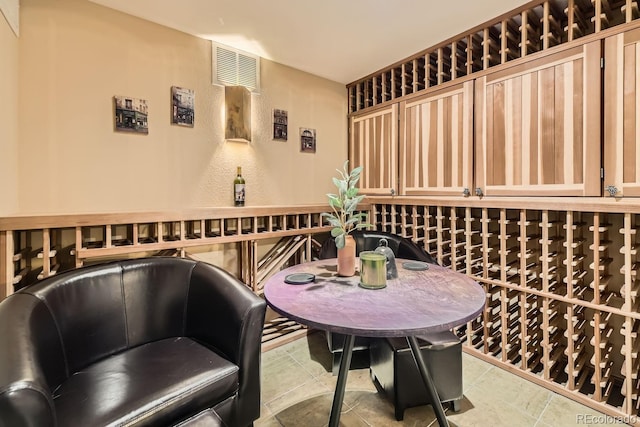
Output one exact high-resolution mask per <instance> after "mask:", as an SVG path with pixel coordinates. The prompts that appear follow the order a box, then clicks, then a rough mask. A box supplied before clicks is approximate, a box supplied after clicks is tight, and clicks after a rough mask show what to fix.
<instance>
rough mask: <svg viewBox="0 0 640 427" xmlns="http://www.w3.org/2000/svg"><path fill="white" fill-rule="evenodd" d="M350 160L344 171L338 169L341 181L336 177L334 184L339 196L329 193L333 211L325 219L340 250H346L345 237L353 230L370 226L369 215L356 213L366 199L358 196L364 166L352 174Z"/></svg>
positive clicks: (343, 168)
mask: <svg viewBox="0 0 640 427" xmlns="http://www.w3.org/2000/svg"><path fill="white" fill-rule="evenodd" d="M348 166H349V160H347V161H345V162H344V165H343V166H342V170H340V169H336V170H337V171H338V173H339V174H340V179H339V178H336V177H334V178H333V183H334V184H335V186H336V188H337V189H338V193H337V194H332V193H328V194H327V197H328V198H329V206H331V209H332V210H333V213H331V212H325V213H323V214H322V216H323V217H325V218H327V221H328V222H329V225H330V226H331V227H333V228H332V229H331V236H332V237H333V238H334V239H335V241H336V247H337V248H338V249H342V248H344V242H345V237H346V236H347V235H348V234H349V233H351V232H352V231H353V230H358V229H361V228H366V227H368V226H370V224H368V223H366V222H365V221H366V220H367V213H366V212H356V208H357V207H358V203H360V202H361V201H362V199H364V197H365V196H364V195H358V187H356V185H357V184H358V181H359V180H360V174H361V173H362V166H358V167H357V168H354V169H353V170H352V171H351V172H349V169H348Z"/></svg>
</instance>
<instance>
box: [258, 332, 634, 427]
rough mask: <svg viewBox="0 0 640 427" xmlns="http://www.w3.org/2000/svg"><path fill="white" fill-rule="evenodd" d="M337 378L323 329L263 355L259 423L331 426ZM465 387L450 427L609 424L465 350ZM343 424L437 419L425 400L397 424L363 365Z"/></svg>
mask: <svg viewBox="0 0 640 427" xmlns="http://www.w3.org/2000/svg"><path fill="white" fill-rule="evenodd" d="M336 379H337V377H335V376H333V375H331V354H330V353H329V350H328V349H327V344H326V341H325V337H324V333H318V332H316V333H311V334H309V335H308V336H306V337H303V338H300V339H298V340H296V341H293V342H291V343H288V344H285V345H283V346H281V347H278V348H275V349H273V350H270V351H267V352H265V353H263V354H262V411H261V416H260V419H258V420H257V421H256V422H255V424H254V425H255V427H324V426H326V425H327V424H328V419H329V411H330V408H331V401H332V398H333V391H334V389H335V384H336ZM463 384H464V399H463V401H462V404H461V410H460V412H457V413H453V412H452V411H451V410H448V409H447V405H445V409H446V411H447V418H448V420H449V423H450V425H451V426H452V427H471V426H482V427H484V426H487V427H501V426H504V427H520V426H522V427H526V426H532V427H565V426H567V427H569V426H584V425H590V426H595V425H607V424H602V423H597V421H599V419H600V421H606V420H604V416H603V415H602V414H600V413H599V412H597V411H594V410H593V409H591V408H588V407H586V406H583V405H581V404H579V403H576V402H574V401H572V400H569V399H567V398H565V397H563V396H561V395H559V394H556V393H554V392H551V391H548V390H546V389H544V388H542V387H539V386H537V385H535V384H533V383H531V382H529V381H527V380H524V379H522V378H520V377H518V376H516V375H513V374H509V373H508V372H506V371H504V370H502V369H500V368H497V367H495V366H493V365H491V364H489V363H487V362H484V361H482V360H479V359H477V358H475V357H473V356H469V355H467V354H464V353H463ZM587 421H591V422H587ZM593 421H596V422H595V423H594V422H593ZM340 425H341V426H343V427H356V426H374V427H387V426H413V427H422V426H437V421H436V420H435V415H434V413H433V410H432V409H431V406H428V405H426V406H421V407H415V408H409V409H407V410H406V411H405V415H404V420H403V421H401V422H399V421H396V420H395V417H394V410H393V405H392V404H391V402H389V401H388V400H387V399H386V398H385V397H384V396H383V395H382V394H380V393H378V392H377V390H376V388H375V386H374V385H373V382H372V381H371V379H370V377H369V371H368V369H359V370H352V371H349V375H348V379H347V391H346V395H345V400H344V404H343V406H342V416H341V418H340ZM608 425H613V422H612V423H611V424H608ZM616 425H623V424H616Z"/></svg>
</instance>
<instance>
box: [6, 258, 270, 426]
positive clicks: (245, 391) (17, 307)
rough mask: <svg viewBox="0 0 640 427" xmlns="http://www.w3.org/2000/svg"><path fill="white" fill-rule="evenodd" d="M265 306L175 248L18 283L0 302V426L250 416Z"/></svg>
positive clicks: (230, 420)
mask: <svg viewBox="0 0 640 427" xmlns="http://www.w3.org/2000/svg"><path fill="white" fill-rule="evenodd" d="M265 310H266V303H265V301H264V300H263V299H261V298H260V297H258V296H257V295H255V294H254V293H253V292H251V290H250V289H249V288H247V287H246V286H245V285H244V284H243V283H241V282H240V281H239V280H238V279H236V278H235V277H233V276H231V274H229V273H227V272H225V271H224V270H222V269H220V268H218V267H215V266H213V265H210V264H206V263H202V262H196V261H192V260H187V259H181V258H172V257H153V258H148V259H147V258H140V259H135V260H127V261H118V262H112V263H106V264H100V265H95V266H90V267H83V268H79V269H76V270H71V271H68V272H64V273H61V274H57V275H55V276H53V277H50V278H48V279H44V280H42V281H40V282H38V283H35V284H33V285H31V286H27V287H26V288H23V289H22V290H20V291H18V292H16V293H14V294H12V295H10V296H9V297H7V298H6V299H5V300H3V301H2V302H1V303H0V426H12V427H14V426H15V427H18V426H56V425H57V426H71V425H74V426H99V425H129V426H133V425H154V426H169V425H177V424H179V425H181V426H186V425H208V426H215V425H226V426H228V427H245V426H248V425H252V423H253V422H254V421H255V420H256V419H258V417H259V416H260V355H261V337H262V329H263V325H264V316H265Z"/></svg>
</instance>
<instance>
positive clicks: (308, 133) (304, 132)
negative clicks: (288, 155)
mask: <svg viewBox="0 0 640 427" xmlns="http://www.w3.org/2000/svg"><path fill="white" fill-rule="evenodd" d="M300 151H302V152H303V153H315V152H316V130H315V129H309V128H300Z"/></svg>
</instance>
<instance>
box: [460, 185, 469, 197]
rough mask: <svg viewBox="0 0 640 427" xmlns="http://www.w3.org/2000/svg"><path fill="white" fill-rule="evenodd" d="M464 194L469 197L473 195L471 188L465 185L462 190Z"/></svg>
mask: <svg viewBox="0 0 640 427" xmlns="http://www.w3.org/2000/svg"><path fill="white" fill-rule="evenodd" d="M462 195H463V196H464V197H469V196H470V195H471V191H469V189H468V188H467V187H465V188H464V190H462Z"/></svg>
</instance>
